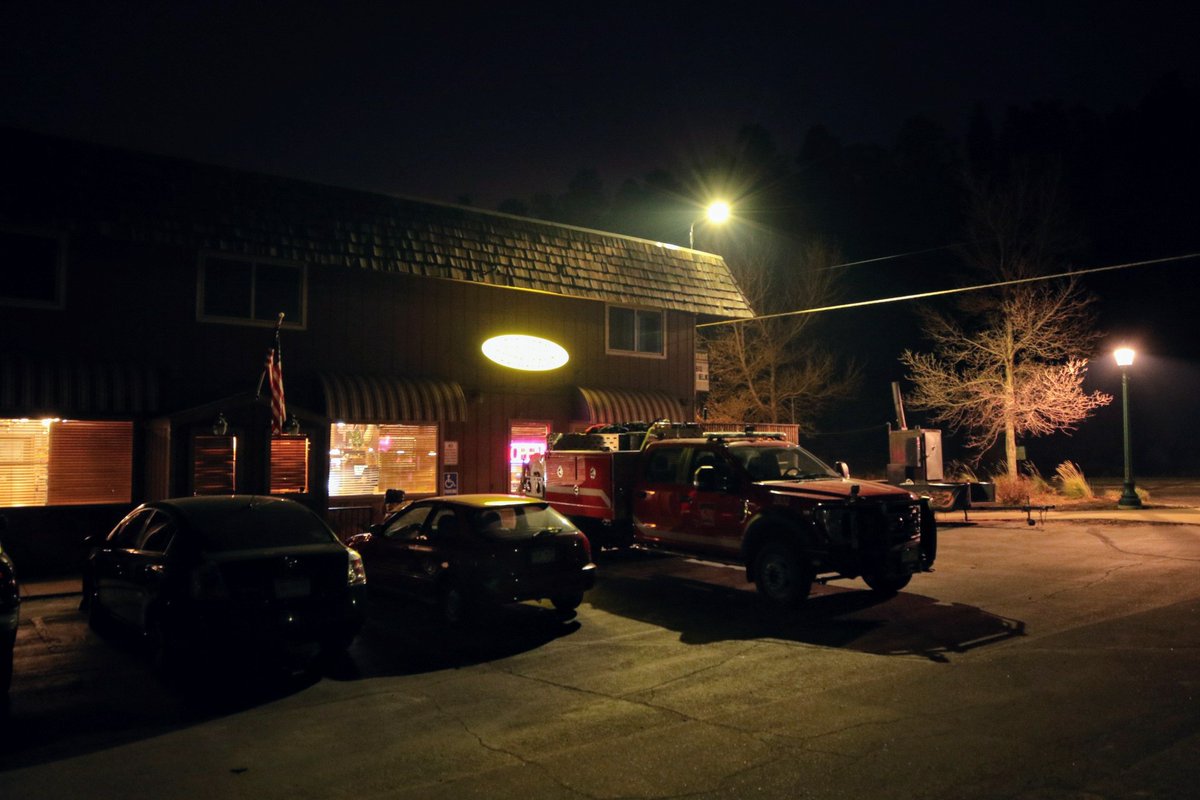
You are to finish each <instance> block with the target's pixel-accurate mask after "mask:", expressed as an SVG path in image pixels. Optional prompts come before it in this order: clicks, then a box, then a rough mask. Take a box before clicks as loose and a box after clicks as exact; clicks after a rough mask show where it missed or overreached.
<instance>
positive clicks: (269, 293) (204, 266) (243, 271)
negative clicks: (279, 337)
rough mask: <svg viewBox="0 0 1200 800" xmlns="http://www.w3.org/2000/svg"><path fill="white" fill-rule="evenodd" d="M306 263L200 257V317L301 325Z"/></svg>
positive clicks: (298, 326) (229, 320)
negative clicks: (282, 318)
mask: <svg viewBox="0 0 1200 800" xmlns="http://www.w3.org/2000/svg"><path fill="white" fill-rule="evenodd" d="M306 278H307V275H306V273H305V269H304V267H303V266H299V265H296V264H281V263H278V262H274V261H263V260H258V259H249V258H235V257H230V256H213V255H210V256H203V257H202V258H201V259H200V292H199V298H198V302H197V307H198V314H199V317H200V319H202V320H205V321H208V322H249V323H251V324H254V323H258V324H263V325H273V324H274V323H275V320H276V319H278V317H279V312H281V311H282V312H283V313H284V320H283V321H284V326H285V327H294V328H302V327H304V324H305V316H304V311H305V304H306V300H307V296H308V286H307V280H306Z"/></svg>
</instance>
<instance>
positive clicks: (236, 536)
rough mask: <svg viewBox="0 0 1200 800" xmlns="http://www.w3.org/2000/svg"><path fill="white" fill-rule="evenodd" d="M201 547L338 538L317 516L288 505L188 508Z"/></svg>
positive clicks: (211, 548) (231, 547) (325, 541)
mask: <svg viewBox="0 0 1200 800" xmlns="http://www.w3.org/2000/svg"><path fill="white" fill-rule="evenodd" d="M188 516H189V518H190V520H191V523H192V528H193V530H194V531H195V532H196V534H197V536H198V538H199V540H200V547H201V548H202V549H204V550H207V551H210V552H222V551H230V550H257V549H260V548H270V547H297V546H303V545H309V544H330V543H332V542H336V541H337V537H335V536H334V535H333V532H332V531H330V530H329V527H328V526H327V525H326V524H325V523H324V522H323V521H322V520H321V518H320V517H318V516H317V515H316V514H314V513H312V512H311V511H309V510H308V509H307V508H304V507H303V506H298V505H294V504H291V503H246V504H245V505H237V506H234V505H223V506H219V507H216V506H214V507H210V508H197V509H190V510H189V514H188Z"/></svg>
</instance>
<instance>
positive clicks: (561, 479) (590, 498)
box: [546, 451, 615, 520]
mask: <svg viewBox="0 0 1200 800" xmlns="http://www.w3.org/2000/svg"><path fill="white" fill-rule="evenodd" d="M614 455H615V454H614V453H605V452H600V451H597V452H594V453H592V452H580V451H558V452H554V451H551V452H549V453H547V454H546V499H547V500H549V501H550V502H551V503H553V504H554V507H555V508H557V509H558V510H559V511H561V512H562V513H564V514H566V515H567V516H568V517H592V518H595V519H604V520H611V519H612V518H613V504H614V500H615V497H614V491H613V456H614Z"/></svg>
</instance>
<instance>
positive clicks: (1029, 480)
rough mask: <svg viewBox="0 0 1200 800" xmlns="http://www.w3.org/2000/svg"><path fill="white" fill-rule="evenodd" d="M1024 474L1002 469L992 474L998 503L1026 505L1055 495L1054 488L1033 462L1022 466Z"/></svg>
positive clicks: (1027, 462) (1024, 463)
mask: <svg viewBox="0 0 1200 800" xmlns="http://www.w3.org/2000/svg"><path fill="white" fill-rule="evenodd" d="M1021 469H1023V470H1024V474H1022V473H1021V472H1018V473H1017V474H1015V475H1014V474H1012V473H1010V472H1008V471H1007V470H1005V469H1003V468H1002V467H998V468H997V469H996V471H995V472H993V473H992V483H993V485H995V487H996V502H997V503H1001V504H1003V505H1024V504H1025V503H1032V502H1035V501H1038V500H1041V499H1043V498H1045V497H1046V496H1047V495H1050V494H1053V488H1052V487H1051V486H1050V484H1049V483H1047V482H1046V479H1045V478H1043V477H1042V474H1041V473H1040V472H1038V469H1037V467H1036V466H1034V465H1033V463H1032V462H1029V461H1025V462H1023V463H1022V464H1021Z"/></svg>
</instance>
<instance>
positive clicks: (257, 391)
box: [254, 311, 283, 400]
mask: <svg viewBox="0 0 1200 800" xmlns="http://www.w3.org/2000/svg"><path fill="white" fill-rule="evenodd" d="M282 325H283V312H282V311H280V312H279V319H277V320H275V336H274V338H273V339H271V347H272V348H274V349H275V350H276V355H278V348H276V347H275V345H276V343H277V342H278V341H279V329H280V327H282ZM266 379H267V370H266V368H265V367H264V368H263V371H262V372H260V373H258V388H257V389H255V390H254V399H255V400H257V399H258V398H260V397H262V385H263V381H264V380H266Z"/></svg>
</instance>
